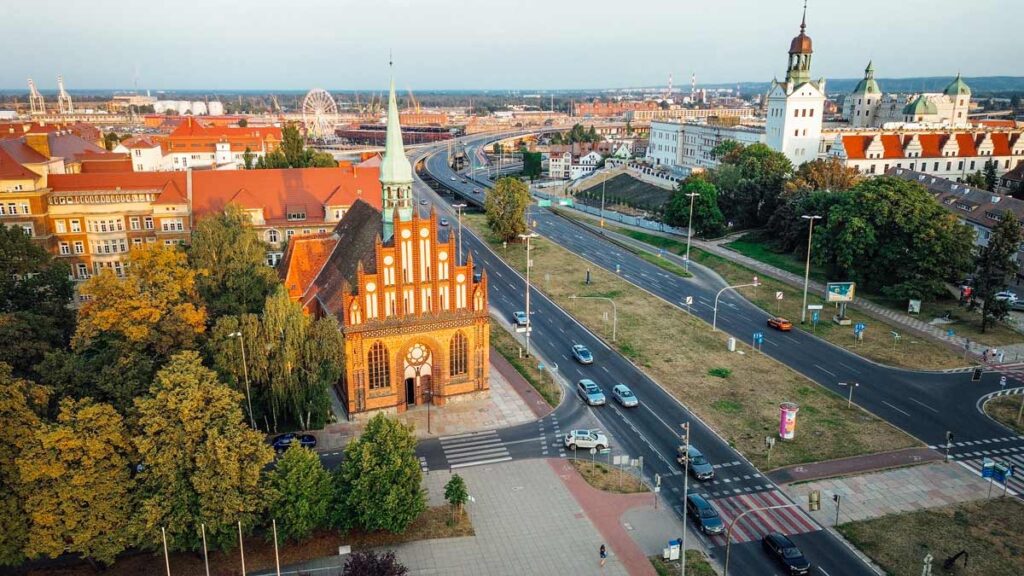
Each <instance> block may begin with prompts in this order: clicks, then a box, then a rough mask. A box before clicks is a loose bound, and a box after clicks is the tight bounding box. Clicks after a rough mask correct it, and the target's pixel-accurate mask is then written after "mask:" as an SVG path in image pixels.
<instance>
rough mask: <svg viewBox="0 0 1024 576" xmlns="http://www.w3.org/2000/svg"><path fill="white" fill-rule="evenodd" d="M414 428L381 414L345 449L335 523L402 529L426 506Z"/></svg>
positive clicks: (336, 479)
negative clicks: (421, 485) (413, 432)
mask: <svg viewBox="0 0 1024 576" xmlns="http://www.w3.org/2000/svg"><path fill="white" fill-rule="evenodd" d="M422 479H423V472H422V470H420V464H419V460H417V458H416V438H415V437H414V436H413V434H412V427H411V426H405V425H404V424H402V423H401V422H399V421H398V420H394V419H391V418H388V417H386V416H384V415H383V414H377V415H376V416H374V417H373V418H372V419H370V422H369V423H368V424H367V425H366V430H365V431H364V432H363V435H362V436H360V437H359V438H358V439H356V440H354V441H352V442H350V443H349V444H348V446H346V447H345V459H344V460H343V461H342V464H341V468H339V469H338V472H337V473H336V474H335V477H334V488H335V489H334V495H335V511H334V522H335V525H337V526H339V527H340V528H342V529H351V528H361V529H363V530H366V531H368V532H372V531H376V530H386V531H388V532H393V533H400V532H402V531H404V530H405V529H406V528H407V527H408V526H409V524H410V523H411V522H412V521H413V520H415V519H416V517H417V516H419V515H420V513H422V512H423V510H424V509H426V505H427V504H426V495H425V494H424V491H423V489H422V488H421V487H420V483H421V482H422Z"/></svg>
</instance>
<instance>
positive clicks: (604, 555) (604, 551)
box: [601, 544, 608, 568]
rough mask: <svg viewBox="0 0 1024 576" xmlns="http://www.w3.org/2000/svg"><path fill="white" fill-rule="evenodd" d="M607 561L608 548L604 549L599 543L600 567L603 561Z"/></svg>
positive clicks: (602, 565)
mask: <svg viewBox="0 0 1024 576" xmlns="http://www.w3.org/2000/svg"><path fill="white" fill-rule="evenodd" d="M607 561H608V550H605V547H604V544H601V568H604V563H605V562H607Z"/></svg>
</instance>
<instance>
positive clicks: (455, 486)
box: [444, 474, 469, 522]
mask: <svg viewBox="0 0 1024 576" xmlns="http://www.w3.org/2000/svg"><path fill="white" fill-rule="evenodd" d="M444 499H445V500H447V501H448V505H449V506H451V509H452V522H454V521H455V515H456V513H458V514H459V516H460V517H461V515H462V507H463V506H465V505H466V501H467V500H469V490H467V489H466V481H465V480H463V479H462V476H459V475H458V474H452V477H451V480H448V483H447V484H445V485H444Z"/></svg>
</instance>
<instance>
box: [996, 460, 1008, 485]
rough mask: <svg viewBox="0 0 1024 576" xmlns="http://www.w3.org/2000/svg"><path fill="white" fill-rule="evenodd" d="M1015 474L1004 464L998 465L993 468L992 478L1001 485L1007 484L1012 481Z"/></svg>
mask: <svg viewBox="0 0 1024 576" xmlns="http://www.w3.org/2000/svg"><path fill="white" fill-rule="evenodd" d="M1012 475H1013V473H1012V472H1010V469H1009V467H1007V466H1005V465H1003V464H996V465H995V466H993V467H992V478H993V479H994V480H995V481H996V482H999V483H1000V484H1006V481H1007V480H1009V479H1010V476H1012Z"/></svg>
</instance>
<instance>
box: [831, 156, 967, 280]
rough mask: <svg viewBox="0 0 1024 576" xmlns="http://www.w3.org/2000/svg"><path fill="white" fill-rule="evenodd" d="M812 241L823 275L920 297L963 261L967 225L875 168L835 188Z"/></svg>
mask: <svg viewBox="0 0 1024 576" xmlns="http://www.w3.org/2000/svg"><path fill="white" fill-rule="evenodd" d="M815 228H816V229H819V228H818V226H815ZM814 242H815V244H814V255H815V259H816V260H817V261H819V262H821V263H823V264H825V267H826V269H827V272H828V275H829V279H831V280H853V281H856V282H857V283H858V284H859V285H860V287H861V288H862V289H864V290H866V291H868V292H875V293H879V292H880V293H882V294H884V295H886V296H888V297H890V298H901V299H902V298H914V299H923V298H930V297H937V296H940V295H942V294H944V293H946V287H945V282H946V281H949V280H953V279H955V278H957V277H959V276H960V275H962V274H963V273H965V272H966V271H967V270H968V269H969V268H970V265H971V262H970V260H971V253H972V248H973V244H974V233H973V231H972V230H971V229H970V228H969V227H967V226H966V225H964V224H961V223H960V222H959V221H958V220H957V218H956V217H955V216H954V215H952V214H950V213H949V212H947V211H946V210H945V209H944V208H943V207H942V206H940V205H939V204H938V203H937V202H935V200H934V199H933V198H932V196H931V194H930V193H929V192H928V191H927V190H926V189H925V188H924V187H923V186H921V185H919V184H917V183H916V182H907V181H904V180H902V179H899V178H893V177H889V176H881V177H878V178H873V179H871V180H865V181H863V182H861V183H860V184H858V185H857V186H856V187H854V188H853V189H852V190H850V191H849V192H844V193H839V197H838V201H837V202H836V203H835V204H834V205H833V206H832V208H831V210H830V211H829V213H828V219H827V221H826V222H825V223H823V224H822V225H821V227H820V232H816V233H815V238H814Z"/></svg>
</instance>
